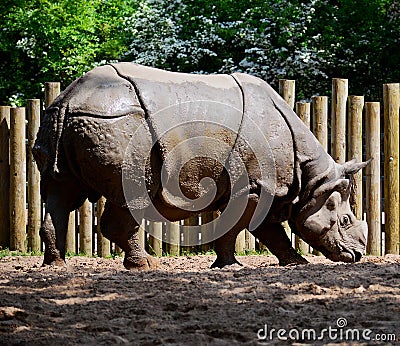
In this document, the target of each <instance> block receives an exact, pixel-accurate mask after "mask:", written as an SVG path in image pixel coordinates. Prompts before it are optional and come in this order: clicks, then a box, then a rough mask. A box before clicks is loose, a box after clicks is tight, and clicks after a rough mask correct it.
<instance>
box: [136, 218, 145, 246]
mask: <svg viewBox="0 0 400 346" xmlns="http://www.w3.org/2000/svg"><path fill="white" fill-rule="evenodd" d="M138 238H139V239H138V243H139V245H140V247H141V248H142V249H145V247H146V220H145V219H143V220H142V223H141V224H140V226H139V229H138Z"/></svg>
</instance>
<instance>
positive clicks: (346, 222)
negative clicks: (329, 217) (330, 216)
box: [340, 215, 350, 226]
mask: <svg viewBox="0 0 400 346" xmlns="http://www.w3.org/2000/svg"><path fill="white" fill-rule="evenodd" d="M340 223H341V225H342V226H348V225H349V224H350V217H349V216H348V215H343V216H342V218H341V219H340Z"/></svg>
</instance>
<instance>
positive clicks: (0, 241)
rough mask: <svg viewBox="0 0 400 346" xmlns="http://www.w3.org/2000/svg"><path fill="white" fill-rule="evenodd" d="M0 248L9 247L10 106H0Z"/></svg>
mask: <svg viewBox="0 0 400 346" xmlns="http://www.w3.org/2000/svg"><path fill="white" fill-rule="evenodd" d="M0 177H1V178H0V220H1V221H0V248H2V249H4V248H9V247H10V107H8V106H0Z"/></svg>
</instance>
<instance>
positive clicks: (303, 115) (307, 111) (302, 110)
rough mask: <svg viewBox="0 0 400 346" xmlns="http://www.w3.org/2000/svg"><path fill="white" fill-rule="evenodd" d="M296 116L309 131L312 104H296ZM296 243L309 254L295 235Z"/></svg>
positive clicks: (302, 251) (307, 249) (296, 246)
mask: <svg viewBox="0 0 400 346" xmlns="http://www.w3.org/2000/svg"><path fill="white" fill-rule="evenodd" d="M296 114H297V116H298V117H299V118H300V119H301V121H302V122H303V123H304V125H306V126H307V128H308V129H309V128H310V123H311V104H310V103H309V102H296ZM294 243H295V248H296V250H297V251H300V253H302V254H303V255H307V254H308V252H309V246H308V244H307V243H306V242H305V241H304V240H302V239H301V238H300V237H299V236H298V235H295V237H294Z"/></svg>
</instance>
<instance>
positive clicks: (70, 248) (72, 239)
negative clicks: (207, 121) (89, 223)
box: [65, 210, 76, 254]
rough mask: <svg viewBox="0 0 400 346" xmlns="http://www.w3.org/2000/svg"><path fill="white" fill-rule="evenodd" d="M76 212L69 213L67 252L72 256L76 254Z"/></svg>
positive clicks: (66, 240)
mask: <svg viewBox="0 0 400 346" xmlns="http://www.w3.org/2000/svg"><path fill="white" fill-rule="evenodd" d="M75 225H76V211H75V210H74V211H71V212H70V213H69V219H68V230H67V238H66V239H65V251H66V252H67V253H70V254H75V253H76V232H75V230H76V227H75Z"/></svg>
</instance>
